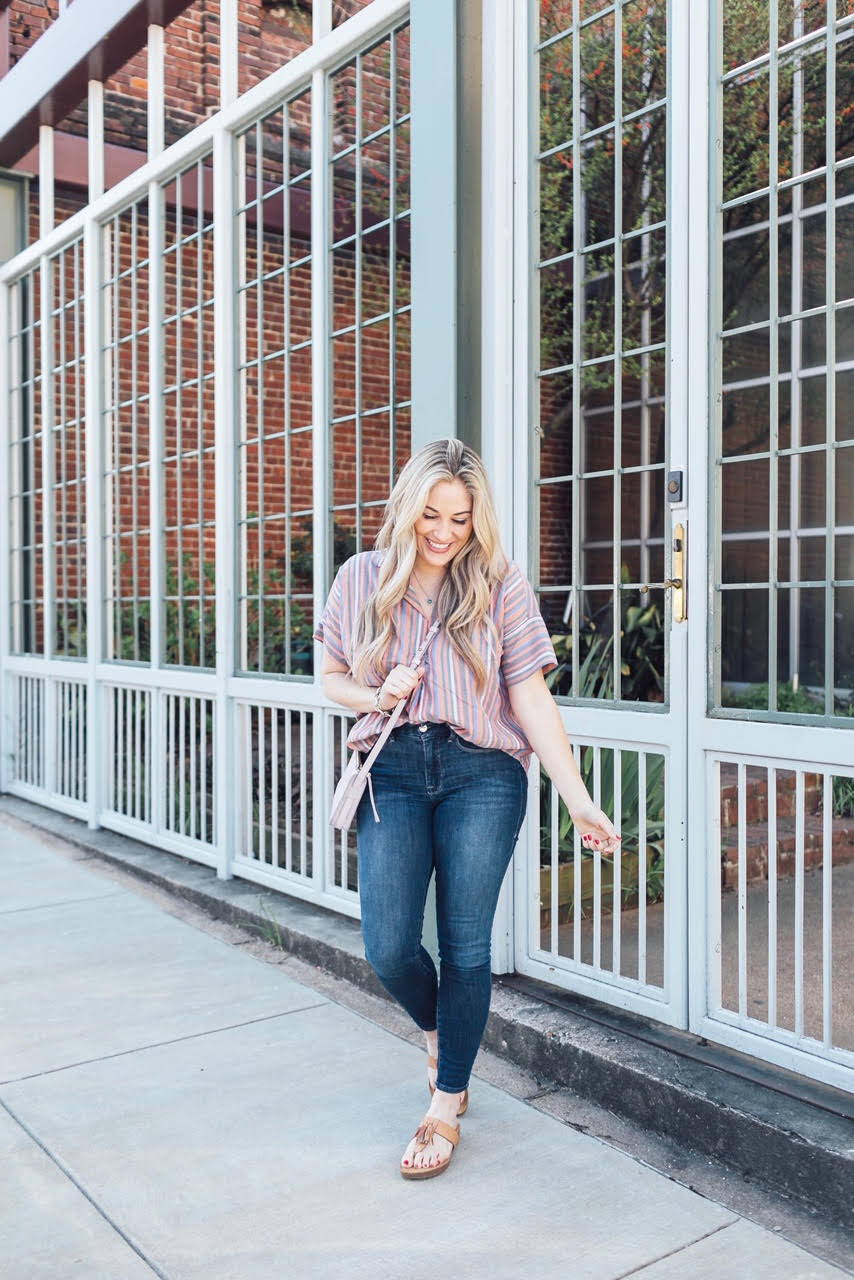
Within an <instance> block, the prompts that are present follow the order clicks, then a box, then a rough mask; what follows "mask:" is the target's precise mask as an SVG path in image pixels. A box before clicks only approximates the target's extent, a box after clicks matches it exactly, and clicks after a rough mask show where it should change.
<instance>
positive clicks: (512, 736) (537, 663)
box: [314, 551, 557, 768]
mask: <svg viewBox="0 0 854 1280" xmlns="http://www.w3.org/2000/svg"><path fill="white" fill-rule="evenodd" d="M382 557H383V553H382V552H380V551H363V552H362V553H361V554H359V555H355V556H352V557H351V559H349V560H348V561H347V562H346V563H345V564H343V565H342V566H341V568H340V570H339V572H338V575H337V577H336V579H335V582H334V583H333V585H332V590H331V592H330V593H329V599H328V600H327V602H326V608H325V609H324V611H323V616H322V617H321V619H320V622H319V623H318V626H317V630H316V631H315V633H314V636H315V639H316V640H320V641H321V642H322V643H323V645H324V647H325V648H326V651H327V652H328V653H329V654H330V655H331V657H333V658H334V659H335V661H336V662H340V663H341V665H342V666H345V667H347V669H348V670H349V669H351V667H352V662H353V634H354V630H355V625H356V619H357V617H358V614H359V610H360V609H361V607H362V604H363V603H364V601H365V600H366V599H367V598H368V596H370V595H371V593H372V592H373V591H375V590H376V585H377V578H378V576H379V569H380V565H381V563H382ZM490 615H491V617H492V621H493V623H494V626H495V632H494V634H493V633H491V632H490V631H489V628H487V627H486V626H483V627H481V629H480V633H479V634H478V635H476V643H477V645H478V647H479V649H480V652H481V653H482V655H483V658H484V661H485V663H486V683H485V685H484V687H483V688H482V689H480V690H478V688H477V684H476V681H475V676H474V672H473V671H472V670H471V668H470V667H469V666H468V664H467V663H466V662H464V661H463V660H462V658H460V656H459V655H458V653H457V651H456V650H455V649H454V647H453V645H452V644H451V643H450V641H449V639H448V637H447V635H446V634H445V632H444V630H443V629H442V628H441V627H440V629H439V631H438V633H437V634H436V636H435V637H434V638H433V641H432V643H431V644H430V647H429V649H428V651H427V654H426V657H425V658H424V662H423V665H424V667H425V668H426V670H425V674H424V679H423V680H422V681H421V684H420V685H419V687H418V688H417V689H416V690H415V692H414V693H413V695H412V696H411V697H410V699H409V701H408V702H407V704H406V706H405V707H404V709H403V712H402V714H401V716H400V720H399V722H398V723H400V724H406V723H409V724H422V723H424V722H425V721H434V722H436V723H438V724H448V725H450V727H451V728H452V729H453V730H454V732H455V733H458V734H459V735H460V737H462V738H465V739H466V740H467V741H468V742H473V743H475V745H477V746H480V747H497V748H499V749H500V750H502V751H506V752H508V754H509V755H511V756H514V757H515V758H516V759H517V760H519V761H520V762H521V763H522V764H523V765H524V766H525V768H527V767H528V763H529V761H530V758H531V747H530V743H529V742H528V739H527V738H526V736H525V734H524V732H523V731H522V728H521V726H520V725H519V724H518V722H517V721H516V720H515V719H514V717H513V712H512V709H511V706H510V698H509V696H508V688H509V687H510V686H511V685H514V684H519V683H521V681H523V680H526V679H527V678H528V676H531V675H533V673H534V672H535V671H539V670H546V671H549V670H551V669H552V667H554V666H556V665H557V663H556V661H555V652H554V647H553V645H552V642H551V640H550V639H549V634H548V631H547V630H546V624H545V623H544V622H543V619H542V615H541V613H540V610H539V608H538V607H537V600H536V597H535V595H534V592H533V590H532V589H531V584H530V583H529V582H528V579H527V578H526V577H525V575H524V574H523V573H522V570H521V569H520V568H519V566H518V565H516V564H514V563H513V562H512V561H511V562H510V563H509V565H508V567H507V573H506V574H505V576H504V579H503V581H502V582H500V583H499V584H498V585H497V586H496V587H495V588H494V590H493V593H492V601H491V604H490ZM392 621H393V633H392V638H391V643H390V644H389V647H388V649H387V651H386V654H385V657H384V659H383V662H382V665H381V666H380V667H378V668H374V669H372V670H371V671H369V672H367V673H366V675H365V676H364V681H365V683H366V684H368V685H380V684H382V682H383V680H384V679H385V677H386V676H387V675H388V673H389V672H390V671H391V669H392V667H395V666H397V665H398V664H399V663H402V664H404V665H409V663H410V662H411V661H412V657H413V655H414V654H415V652H416V650H417V649H418V646H419V645H420V644H421V641H422V640H423V639H424V637H425V636H426V634H427V630H428V628H429V626H430V619H429V618H428V617H427V615H426V614H425V613H424V612H423V610H422V608H421V607H420V606H419V604H418V600H417V598H416V596H415V593H414V592H413V591H412V589H411V587H410V588H409V590H408V591H407V593H406V595H405V596H404V597H403V599H402V600H401V601H400V602H399V603H398V604H397V605H396V606H395V608H394V613H393V616H392ZM383 723H384V717H383V716H382V715H381V714H380V713H379V712H377V711H371V712H368V713H367V714H365V715H362V716H360V717H359V719H358V720H357V721H356V723H355V725H354V726H353V728H352V730H351V732H350V736H349V738H348V745H349V746H350V747H354V748H358V749H359V750H362V751H364V750H368V749H369V748H370V747H371V746H372V745H373V744H374V742H375V741H376V739H377V737H378V736H379V733H380V731H381V729H382V727H383Z"/></svg>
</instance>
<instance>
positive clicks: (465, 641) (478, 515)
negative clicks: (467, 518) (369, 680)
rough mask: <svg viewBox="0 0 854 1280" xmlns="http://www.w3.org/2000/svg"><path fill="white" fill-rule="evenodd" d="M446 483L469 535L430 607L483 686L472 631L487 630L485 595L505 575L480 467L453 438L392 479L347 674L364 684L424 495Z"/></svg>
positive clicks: (402, 587) (382, 645) (398, 593)
mask: <svg viewBox="0 0 854 1280" xmlns="http://www.w3.org/2000/svg"><path fill="white" fill-rule="evenodd" d="M447 480H460V481H462V483H463V484H464V485H465V487H466V489H467V491H468V493H469V495H470V497H471V508H472V510H471V516H472V531H471V534H470V536H469V538H468V540H467V541H466V542H465V543H464V545H463V546H462V547H461V548H460V550H459V551H458V552H457V554H456V555H455V556H454V558H453V560H451V561H450V563H449V565H448V572H447V573H446V575H445V579H444V581H443V583H442V587H441V590H440V592H439V598H438V601H437V610H438V616H439V617H440V618H441V619H442V623H443V625H444V628H445V632H446V634H447V636H448V639H449V640H450V642H451V644H452V645H453V647H454V649H456V651H457V653H458V654H459V655H460V657H461V658H462V659H463V661H464V662H466V663H467V664H468V665H469V667H470V668H471V669H472V671H473V672H474V675H475V679H476V682H477V686H478V688H482V687H483V684H484V682H485V680H486V663H485V662H484V660H483V656H482V653H481V651H480V650H479V648H478V647H477V645H476V643H475V633H476V632H477V631H478V630H479V629H480V628H482V627H483V626H486V627H487V628H488V629H489V628H492V620H491V618H490V614H489V603H490V597H491V595H492V590H493V588H494V587H495V585H496V583H498V582H500V581H501V580H502V578H503V577H504V574H505V572H506V570H507V557H506V556H505V554H504V551H503V549H502V546H501V538H500V535H499V532H498V519H497V516H496V514H495V502H494V501H493V497H492V491H491V489H490V486H489V479H488V477H487V474H486V468H485V467H484V465H483V462H482V461H481V459H480V458H479V457H478V455H477V454H476V453H475V451H474V450H473V449H470V448H469V447H468V445H465V444H463V443H462V441H460V440H434V441H433V442H432V443H431V444H428V445H425V447H424V448H423V449H420V450H419V451H418V453H415V454H413V455H412V457H411V458H410V459H409V461H408V462H407V463H406V465H405V467H404V468H403V470H402V471H401V473H400V476H399V477H398V480H397V483H396V484H395V486H394V488H393V489H392V491H391V495H390V496H389V499H388V502H387V503H386V507H385V516H384V520H383V525H382V528H381V529H380V531H379V533H378V535H377V540H376V543H375V546H376V548H377V550H379V551H385V552H386V554H385V556H384V557H383V561H382V565H381V566H380V572H379V579H378V581H377V587H376V591H375V592H374V594H373V595H372V596H371V597H370V599H368V600H367V601H366V602H365V604H364V605H363V606H362V608H361V610H360V612H359V615H358V618H357V620H356V627H355V636H354V656H353V674H354V676H355V677H356V679H357V680H358V679H360V678H364V676H365V675H366V674H367V672H368V671H369V670H370V669H371V668H375V669H376V668H380V667H381V663H382V659H383V656H384V654H385V652H386V650H387V649H388V646H389V642H390V641H391V636H392V611H393V609H394V607H395V605H396V604H398V603H399V601H401V600H402V599H403V597H404V595H405V594H406V588H407V586H408V585H409V577H410V574H411V573H412V570H413V567H414V565H415V553H416V533H415V522H416V520H418V519H419V518H420V517H421V516H422V515H423V514H424V508H425V507H426V506H427V499H428V497H429V496H430V491H431V489H433V487H434V486H435V485H437V484H441V483H442V481H447Z"/></svg>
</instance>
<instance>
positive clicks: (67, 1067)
mask: <svg viewBox="0 0 854 1280" xmlns="http://www.w3.org/2000/svg"><path fill="white" fill-rule="evenodd" d="M329 1004H330V1001H329V1000H318V1001H317V1003H316V1004H305V1005H300V1007H299V1008H298V1009H284V1010H282V1012H280V1013H267V1014H264V1016H263V1017H261V1018H249V1019H247V1020H246V1021H245V1022H230V1023H228V1025H227V1026H224V1027H209V1028H208V1029H207V1030H206V1031H192V1032H190V1034H189V1035H186V1036H174V1037H173V1039H171V1040H153V1041H152V1042H151V1044H138V1045H134V1047H133V1048H132V1049H119V1050H118V1052H117V1053H102V1054H101V1055H100V1057H98V1058H81V1059H80V1061H79V1062H66V1063H63V1065H62V1066H61V1067H48V1068H47V1069H46V1070H44V1071H34V1072H33V1073H32V1074H31V1075H28V1076H10V1077H9V1078H8V1079H6V1080H0V1086H2V1085H7V1084H23V1083H24V1082H25V1081H27V1080H40V1079H41V1077H42V1076H54V1075H58V1074H59V1073H60V1072H62V1071H74V1070H75V1069H76V1068H77V1067H89V1066H91V1065H92V1064H93V1063H95V1062H111V1061H112V1060H113V1058H127V1057H129V1056H130V1055H131V1054H133V1053H145V1052H147V1050H149V1049H164V1048H166V1047H168V1046H169V1045H170V1044H183V1043H184V1041H186V1040H201V1039H203V1038H204V1037H205V1036H216V1035H220V1034H221V1033H222V1032H224V1031H238V1030H239V1029H240V1028H241V1027H254V1026H256V1025H257V1024H258V1023H261V1022H274V1021H275V1019H276V1018H289V1017H290V1016H291V1014H292V1013H307V1012H308V1011H309V1010H310V1009H323V1008H325V1007H326V1006H328V1005H329Z"/></svg>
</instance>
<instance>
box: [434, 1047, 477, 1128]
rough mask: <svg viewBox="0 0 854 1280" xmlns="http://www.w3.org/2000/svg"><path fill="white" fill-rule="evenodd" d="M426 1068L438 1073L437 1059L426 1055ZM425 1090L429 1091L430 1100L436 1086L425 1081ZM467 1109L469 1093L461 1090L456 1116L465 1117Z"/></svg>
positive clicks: (466, 1090)
mask: <svg viewBox="0 0 854 1280" xmlns="http://www.w3.org/2000/svg"><path fill="white" fill-rule="evenodd" d="M427 1066H428V1067H432V1069H433V1070H434V1071H438V1070H439V1059H438V1058H431V1057H430V1055H429V1054H428V1055H427ZM427 1088H428V1089H429V1090H430V1097H431V1098H432V1096H433V1094H434V1093H435V1092H436V1086H435V1085H434V1084H433V1081H432V1080H428V1081H427ZM468 1109H469V1091H468V1089H463V1091H462V1093H461V1094H460V1105H459V1109H458V1111H457V1115H458V1116H464V1115H465V1113H466V1112H467V1111H468Z"/></svg>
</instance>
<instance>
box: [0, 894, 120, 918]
mask: <svg viewBox="0 0 854 1280" xmlns="http://www.w3.org/2000/svg"><path fill="white" fill-rule="evenodd" d="M125 892H126V891H125V890H124V889H112V890H110V892H109V893H93V894H92V896H91V897H90V898H63V899H61V900H60V901H59V902H36V903H34V904H33V906H31V907H9V908H8V909H6V910H4V909H2V908H0V915H3V916H18V915H22V914H23V913H24V912H25V911H48V910H50V909H51V908H52V907H76V906H77V905H78V903H80V902H103V900H104V898H117V897H118V896H119V895H120V894H122V893H125Z"/></svg>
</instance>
